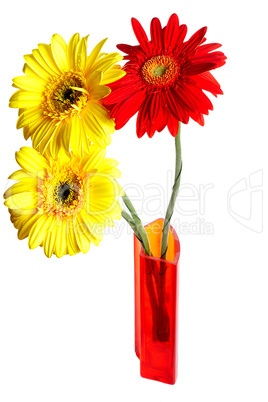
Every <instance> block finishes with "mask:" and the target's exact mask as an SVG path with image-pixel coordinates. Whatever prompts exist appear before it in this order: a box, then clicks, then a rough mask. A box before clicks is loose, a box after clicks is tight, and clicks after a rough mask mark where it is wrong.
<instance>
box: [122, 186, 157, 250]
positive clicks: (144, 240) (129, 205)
mask: <svg viewBox="0 0 268 402" xmlns="http://www.w3.org/2000/svg"><path fill="white" fill-rule="evenodd" d="M122 198H123V201H124V203H125V205H126V207H127V208H128V210H129V212H130V213H131V216H132V219H133V221H134V223H135V226H136V228H137V230H138V232H139V235H140V238H141V240H142V243H143V244H142V246H143V249H144V252H145V254H147V255H151V251H150V244H149V240H148V236H147V233H146V231H145V229H144V227H143V225H142V223H141V220H140V218H139V216H138V214H137V212H136V210H135V208H134V206H133V204H132V202H131V201H130V199H129V198H128V196H127V195H126V193H125V195H123V196H122Z"/></svg>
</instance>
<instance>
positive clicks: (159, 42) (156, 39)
mask: <svg viewBox="0 0 268 402" xmlns="http://www.w3.org/2000/svg"><path fill="white" fill-rule="evenodd" d="M151 39H152V42H153V45H154V47H155V48H157V49H159V50H162V48H163V38H162V26H161V22H160V21H159V19H158V18H153V19H152V21H151Z"/></svg>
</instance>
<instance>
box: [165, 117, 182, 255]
mask: <svg viewBox="0 0 268 402" xmlns="http://www.w3.org/2000/svg"><path fill="white" fill-rule="evenodd" d="M180 134H181V123H179V131H178V134H177V136H176V137H175V149H176V166H175V180H174V185H173V188H172V194H171V198H170V201H169V204H168V208H167V212H166V216H165V221H164V226H163V230H162V244H161V258H163V259H165V258H166V254H167V244H168V234H169V226H170V220H171V217H172V214H173V211H174V207H175V202H176V199H177V196H178V192H179V187H180V181H181V170H182V161H181V139H180Z"/></svg>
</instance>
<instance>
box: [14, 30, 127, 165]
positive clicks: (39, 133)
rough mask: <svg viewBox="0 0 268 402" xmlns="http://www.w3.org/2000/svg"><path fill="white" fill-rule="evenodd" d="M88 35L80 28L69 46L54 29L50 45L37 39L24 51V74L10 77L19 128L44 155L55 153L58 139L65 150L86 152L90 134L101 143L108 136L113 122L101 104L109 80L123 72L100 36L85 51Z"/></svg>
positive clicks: (92, 138)
mask: <svg viewBox="0 0 268 402" xmlns="http://www.w3.org/2000/svg"><path fill="white" fill-rule="evenodd" d="M87 38H88V37H83V38H81V39H80V36H79V34H78V33H76V34H75V35H73V36H72V38H71V39H70V41H69V44H68V45H67V44H66V43H65V41H64V40H63V39H62V37H61V36H60V35H58V34H55V35H53V36H52V39H51V44H49V45H46V44H43V43H41V44H39V45H38V49H34V50H33V51H32V54H28V55H26V56H24V59H25V62H26V63H25V65H24V68H23V72H24V73H25V75H24V76H20V77H16V78H14V79H13V86H14V87H16V88H19V90H18V91H17V92H15V93H14V94H13V95H12V96H11V98H10V103H9V106H10V107H13V108H19V119H18V121H17V128H18V129H19V128H22V127H23V134H24V137H25V139H28V138H29V137H32V143H33V147H34V148H35V149H37V150H38V151H40V152H41V153H42V154H43V153H44V152H46V153H47V154H48V155H51V156H52V157H53V158H55V157H56V156H57V153H58V151H59V148H60V146H61V144H62V145H63V146H64V149H65V150H66V152H68V151H69V147H71V149H72V151H73V152H74V153H75V154H77V155H80V156H82V155H83V153H84V152H89V148H88V146H89V142H88V139H89V140H90V141H91V142H93V143H95V144H98V145H99V146H102V147H105V146H106V145H108V144H109V143H110V141H111V138H110V134H111V133H113V132H114V130H115V129H114V126H115V123H114V121H113V120H111V119H110V115H109V112H108V111H107V109H106V108H105V107H104V106H102V101H101V100H102V99H103V98H105V97H106V96H107V95H108V94H109V93H110V92H111V90H110V88H108V87H107V86H106V84H110V83H111V82H114V81H116V80H118V79H119V78H121V77H123V76H124V75H125V72H124V71H122V70H121V68H120V66H119V65H115V63H117V62H118V61H120V60H122V56H120V54H119V53H110V54H105V53H101V49H102V47H103V45H104V43H105V42H106V40H107V39H104V40H102V41H101V42H100V43H98V44H97V46H96V47H95V48H94V49H93V51H92V52H91V53H90V55H89V56H87Z"/></svg>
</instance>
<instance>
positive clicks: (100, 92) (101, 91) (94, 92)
mask: <svg viewBox="0 0 268 402" xmlns="http://www.w3.org/2000/svg"><path fill="white" fill-rule="evenodd" d="M111 92H112V90H111V89H110V88H109V87H106V86H104V85H95V86H94V87H93V88H91V90H90V98H91V99H93V100H99V99H103V98H105V97H106V96H108V95H109V94H110V93H111Z"/></svg>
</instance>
